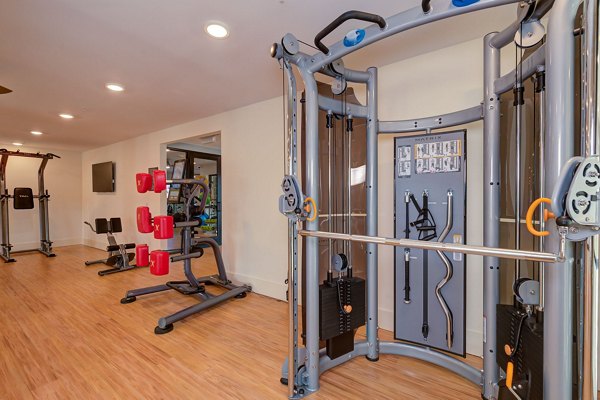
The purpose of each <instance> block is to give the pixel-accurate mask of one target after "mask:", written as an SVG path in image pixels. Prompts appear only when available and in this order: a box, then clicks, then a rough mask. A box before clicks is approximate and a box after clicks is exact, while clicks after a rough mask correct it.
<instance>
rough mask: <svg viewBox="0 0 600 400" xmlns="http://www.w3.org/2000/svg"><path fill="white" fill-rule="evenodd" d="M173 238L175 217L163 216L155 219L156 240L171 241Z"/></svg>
mask: <svg viewBox="0 0 600 400" xmlns="http://www.w3.org/2000/svg"><path fill="white" fill-rule="evenodd" d="M172 237H173V217H172V216H170V215H169V216H165V215H161V216H158V217H154V239H171V238H172Z"/></svg>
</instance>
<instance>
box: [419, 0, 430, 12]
mask: <svg viewBox="0 0 600 400" xmlns="http://www.w3.org/2000/svg"><path fill="white" fill-rule="evenodd" d="M430 2H431V0H422V1H421V8H422V9H423V14H427V13H428V12H429V11H431V4H429V3H430Z"/></svg>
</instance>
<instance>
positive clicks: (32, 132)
mask: <svg viewBox="0 0 600 400" xmlns="http://www.w3.org/2000/svg"><path fill="white" fill-rule="evenodd" d="M31 134H32V135H36V136H40V135H43V134H44V132H40V131H31Z"/></svg>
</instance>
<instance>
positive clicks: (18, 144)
mask: <svg viewBox="0 0 600 400" xmlns="http://www.w3.org/2000/svg"><path fill="white" fill-rule="evenodd" d="M13 146H23V143H21V142H13Z"/></svg>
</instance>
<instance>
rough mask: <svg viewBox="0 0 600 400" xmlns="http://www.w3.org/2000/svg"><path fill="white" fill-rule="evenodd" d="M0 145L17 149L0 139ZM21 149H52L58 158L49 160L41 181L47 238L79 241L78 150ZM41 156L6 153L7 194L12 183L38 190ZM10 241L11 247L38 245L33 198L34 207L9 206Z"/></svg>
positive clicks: (56, 243) (59, 243)
mask: <svg viewBox="0 0 600 400" xmlns="http://www.w3.org/2000/svg"><path fill="white" fill-rule="evenodd" d="M0 147H1V148H7V149H9V150H17V148H15V146H12V145H10V144H2V143H0ZM19 149H20V150H21V151H23V152H31V153H37V152H40V153H55V154H57V155H59V156H60V157H61V158H54V159H52V160H49V161H48V165H47V166H46V169H45V173H44V183H45V186H46V189H47V190H48V192H49V194H50V202H49V205H48V207H49V221H50V240H52V241H53V242H54V244H53V246H54V247H59V246H67V245H73V244H80V243H81V240H82V237H81V231H82V219H81V215H82V214H81V213H82V211H81V209H82V204H81V181H82V180H81V152H77V151H66V150H55V149H48V148H37V147H19ZM40 163H41V159H37V158H25V157H9V159H8V163H7V166H6V182H7V188H8V191H9V193H10V194H12V192H13V188H15V187H30V188H32V189H33V193H34V194H37V193H38V181H37V172H38V168H39V166H40ZM9 210H10V211H9V222H10V241H11V243H12V244H13V246H14V248H13V250H14V251H18V250H25V249H36V248H38V247H39V240H40V233H39V208H38V202H37V200H36V201H35V208H34V209H33V210H15V209H14V208H13V204H12V201H11V202H10V207H9Z"/></svg>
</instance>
